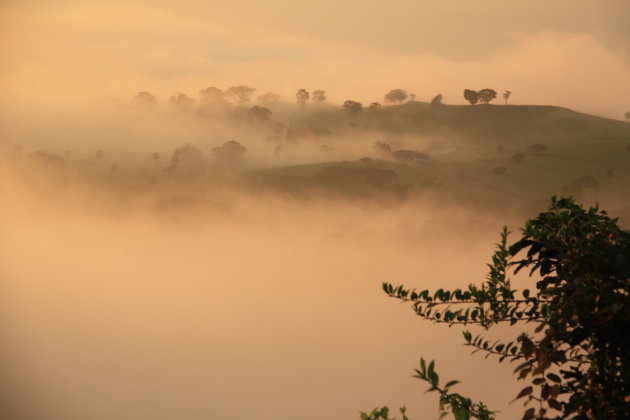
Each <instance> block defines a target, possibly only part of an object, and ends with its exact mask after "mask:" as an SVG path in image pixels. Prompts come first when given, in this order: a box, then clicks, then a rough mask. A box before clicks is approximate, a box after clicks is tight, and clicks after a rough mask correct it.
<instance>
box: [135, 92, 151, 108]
mask: <svg viewBox="0 0 630 420" xmlns="http://www.w3.org/2000/svg"><path fill="white" fill-rule="evenodd" d="M133 100H134V102H135V103H137V104H138V105H155V104H156V103H157V99H156V98H155V96H153V95H152V94H151V93H149V92H144V91H141V92H138V93H136V95H135V96H134V97H133Z"/></svg>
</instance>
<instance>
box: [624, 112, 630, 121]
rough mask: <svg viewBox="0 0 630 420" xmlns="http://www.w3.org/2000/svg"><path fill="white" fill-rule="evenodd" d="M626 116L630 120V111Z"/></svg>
mask: <svg viewBox="0 0 630 420" xmlns="http://www.w3.org/2000/svg"><path fill="white" fill-rule="evenodd" d="M624 116H625V117H626V118H628V119H629V120H630V111H628V112H626V113H625V114H624Z"/></svg>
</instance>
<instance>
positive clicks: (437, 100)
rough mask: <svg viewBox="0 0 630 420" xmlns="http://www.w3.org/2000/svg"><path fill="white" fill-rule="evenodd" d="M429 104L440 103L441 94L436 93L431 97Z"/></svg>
mask: <svg viewBox="0 0 630 420" xmlns="http://www.w3.org/2000/svg"><path fill="white" fill-rule="evenodd" d="M431 105H442V94H441V93H438V94H437V95H435V97H434V98H433V99H431Z"/></svg>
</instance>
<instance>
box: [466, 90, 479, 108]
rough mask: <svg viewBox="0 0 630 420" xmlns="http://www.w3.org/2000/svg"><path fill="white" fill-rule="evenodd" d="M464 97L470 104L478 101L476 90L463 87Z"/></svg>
mask: <svg viewBox="0 0 630 420" xmlns="http://www.w3.org/2000/svg"><path fill="white" fill-rule="evenodd" d="M464 99H466V100H467V101H468V102H470V104H471V105H474V104H476V103H477V102H479V93H478V92H477V91H476V90H470V89H465V90H464Z"/></svg>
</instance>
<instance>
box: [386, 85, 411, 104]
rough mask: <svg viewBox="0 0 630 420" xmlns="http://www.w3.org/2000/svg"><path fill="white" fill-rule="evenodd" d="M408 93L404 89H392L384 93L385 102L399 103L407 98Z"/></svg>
mask: <svg viewBox="0 0 630 420" xmlns="http://www.w3.org/2000/svg"><path fill="white" fill-rule="evenodd" d="M408 97H409V93H407V91H406V90H404V89H392V90H390V91H389V92H387V94H386V95H385V103H389V104H392V105H399V104H401V103H403V102H404V101H406V100H407V98H408Z"/></svg>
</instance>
